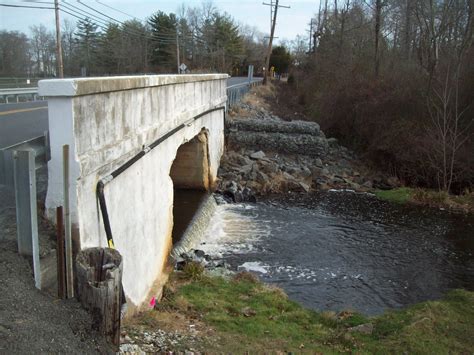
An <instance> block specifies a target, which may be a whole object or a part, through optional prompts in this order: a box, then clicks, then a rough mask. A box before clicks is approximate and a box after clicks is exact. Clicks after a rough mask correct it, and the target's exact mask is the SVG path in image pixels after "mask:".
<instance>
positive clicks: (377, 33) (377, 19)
mask: <svg viewBox="0 0 474 355" xmlns="http://www.w3.org/2000/svg"><path fill="white" fill-rule="evenodd" d="M381 15H382V0H376V1H375V77H378V76H379V71H380V50H379V40H380V22H381Z"/></svg>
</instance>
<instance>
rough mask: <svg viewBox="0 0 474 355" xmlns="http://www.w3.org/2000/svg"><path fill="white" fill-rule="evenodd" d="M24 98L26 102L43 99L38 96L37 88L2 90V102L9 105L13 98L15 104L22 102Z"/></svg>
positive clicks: (0, 93) (0, 95)
mask: <svg viewBox="0 0 474 355" xmlns="http://www.w3.org/2000/svg"><path fill="white" fill-rule="evenodd" d="M22 97H23V98H24V99H25V100H28V99H32V100H33V101H36V100H38V99H40V100H42V99H43V98H42V97H41V96H38V88H37V87H28V88H8V89H0V102H2V101H3V102H4V103H6V104H8V103H10V102H11V101H10V98H13V99H14V102H20V98H22Z"/></svg>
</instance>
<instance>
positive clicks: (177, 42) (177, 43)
mask: <svg viewBox="0 0 474 355" xmlns="http://www.w3.org/2000/svg"><path fill="white" fill-rule="evenodd" d="M176 64H177V65H178V67H177V68H178V74H181V69H180V68H179V35H178V26H176Z"/></svg>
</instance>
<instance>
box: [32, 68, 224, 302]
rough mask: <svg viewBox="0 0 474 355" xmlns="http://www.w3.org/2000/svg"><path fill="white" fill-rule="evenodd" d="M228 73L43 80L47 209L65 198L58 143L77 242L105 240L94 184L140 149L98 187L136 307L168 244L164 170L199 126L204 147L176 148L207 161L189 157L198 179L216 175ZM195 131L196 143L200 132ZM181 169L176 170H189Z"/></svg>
mask: <svg viewBox="0 0 474 355" xmlns="http://www.w3.org/2000/svg"><path fill="white" fill-rule="evenodd" d="M226 79H227V75H226V74H204V75H154V76H125V77H106V78H80V79H62V80H56V79H55V80H44V81H40V82H39V93H40V95H41V96H45V97H46V98H47V99H48V110H49V129H50V144H51V161H50V162H49V164H48V177H49V182H48V193H47V198H46V209H47V213H48V216H49V217H50V218H51V219H53V218H54V215H55V214H54V212H55V208H56V207H57V206H60V205H63V201H64V196H63V176H62V147H63V145H66V144H67V145H69V146H70V152H71V153H70V186H71V190H70V201H71V202H70V203H71V219H72V223H73V232H74V233H73V234H74V235H75V245H76V248H77V249H83V248H89V247H105V246H107V237H106V234H105V231H104V226H103V220H102V215H101V213H100V209H99V207H98V203H97V196H96V186H97V183H98V182H99V181H101V179H104V178H106V179H108V178H109V177H110V174H111V173H112V172H113V171H115V170H116V169H118V168H120V167H122V166H123V165H124V163H126V162H128V161H130V159H132V158H133V157H136V156H137V154H138V155H139V154H141V152H144V153H143V154H142V155H140V159H138V160H137V161H134V163H133V164H132V165H130V166H129V167H128V168H127V169H126V171H124V172H123V173H121V174H120V176H117V177H116V178H114V179H113V181H111V182H110V183H108V184H106V185H105V188H104V193H105V199H106V203H107V206H108V214H109V219H110V225H111V230H112V232H113V239H114V244H115V247H116V248H117V249H118V250H119V251H120V253H121V254H122V256H123V263H124V271H123V286H124V290H125V293H126V295H127V297H128V299H129V301H130V302H132V303H133V304H134V305H136V306H139V305H141V304H144V303H145V302H146V301H147V297H149V296H150V294H153V292H155V291H154V290H153V287H152V286H153V284H159V282H158V283H157V279H159V278H160V277H161V275H162V270H163V267H164V265H165V263H166V259H167V257H168V254H169V251H170V248H171V230H172V225H173V217H172V210H173V208H172V207H173V180H172V179H171V177H170V169H171V166H172V163H173V161H174V160H175V158H176V155H177V152H178V148H179V147H180V146H181V145H183V144H185V143H186V142H188V141H192V140H193V138H194V137H196V136H198V135H199V134H200V133H201V132H205V137H206V139H205V141H206V143H207V147H204V146H203V145H202V144H201V145H195V146H192V145H188V146H187V147H188V148H192V149H188V150H189V151H188V152H186V148H184V150H183V149H182V150H181V151H182V152H184V153H186V154H188V155H189V154H191V153H193V154H194V155H195V157H197V158H199V157H200V158H202V159H205V160H206V161H204V160H203V161H201V162H195V164H194V165H195V166H196V167H197V168H199V167H200V168H201V170H202V171H201V172H199V173H196V171H194V173H195V176H196V177H200V178H201V182H200V183H199V184H201V185H200V186H209V185H212V184H213V182H214V180H215V177H216V176H217V169H218V167H219V161H220V158H221V155H222V153H223V149H224V119H223V115H224V110H221V109H218V108H219V107H223V106H225V102H226ZM199 137H201V138H199ZM199 137H197V138H196V139H197V140H199V139H201V140H200V141H201V142H202V139H203V138H202V133H201V136H199ZM156 142H158V143H156ZM154 143H155V144H156V145H153V144H154ZM152 145H153V146H152ZM151 147H152V148H151ZM184 147H186V146H184ZM193 149H194V150H193ZM145 153H146V154H145ZM184 153H183V154H184ZM205 153H206V154H205ZM203 164H204V165H203ZM185 166H186V164H177V167H178V168H177V169H178V170H179V169H181V171H182V172H186V173H187V174H189V172H190V170H189V168H186V167H185ZM204 171H205V172H206V175H207V177H206V178H207V179H208V180H207V181H205V179H204V180H203V179H202V174H203V173H204ZM177 174H178V175H179V171H178V172H177ZM191 177H192V174H191ZM187 178H188V180H189V177H187ZM174 180H176V181H179V177H178V178H175V179H174ZM188 183H190V184H191V185H193V184H192V181H188ZM203 184H204V185H203ZM150 292H151V293H150Z"/></svg>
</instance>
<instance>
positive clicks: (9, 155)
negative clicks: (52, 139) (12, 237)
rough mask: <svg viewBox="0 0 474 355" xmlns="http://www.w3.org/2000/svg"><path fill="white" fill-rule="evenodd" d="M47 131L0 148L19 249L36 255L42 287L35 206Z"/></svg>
mask: <svg viewBox="0 0 474 355" xmlns="http://www.w3.org/2000/svg"><path fill="white" fill-rule="evenodd" d="M48 141H49V139H48V134H47V133H45V134H44V135H43V136H39V137H36V138H33V139H30V140H27V141H24V142H20V143H17V144H14V145H12V146H9V147H6V148H2V149H0V184H2V185H7V186H10V187H14V189H15V205H16V225H17V241H18V253H19V254H21V255H26V256H32V257H33V271H34V275H35V286H36V287H37V288H39V289H41V267H40V257H39V242H38V212H37V206H36V170H37V169H39V168H41V167H43V166H46V164H47V162H48V160H49V159H50V149H49V143H48Z"/></svg>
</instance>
